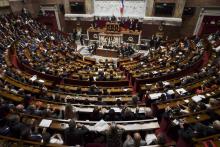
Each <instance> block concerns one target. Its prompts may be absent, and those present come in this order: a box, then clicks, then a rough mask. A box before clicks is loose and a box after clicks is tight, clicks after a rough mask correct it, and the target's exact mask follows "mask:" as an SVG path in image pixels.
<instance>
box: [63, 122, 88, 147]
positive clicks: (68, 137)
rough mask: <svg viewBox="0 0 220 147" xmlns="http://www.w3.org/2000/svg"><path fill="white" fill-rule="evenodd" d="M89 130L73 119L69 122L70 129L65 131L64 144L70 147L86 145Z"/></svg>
mask: <svg viewBox="0 0 220 147" xmlns="http://www.w3.org/2000/svg"><path fill="white" fill-rule="evenodd" d="M88 132H89V130H88V129H87V128H86V127H85V126H84V125H81V124H76V122H75V121H74V120H73V119H71V120H70V122H69V127H68V128H66V129H65V131H64V144H65V145H69V146H75V145H82V146H83V145H84V143H85V140H84V137H85V135H86V134H87V133H88Z"/></svg>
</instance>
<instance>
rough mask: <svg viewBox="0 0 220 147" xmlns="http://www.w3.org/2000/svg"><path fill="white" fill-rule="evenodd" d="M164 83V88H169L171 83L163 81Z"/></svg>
mask: <svg viewBox="0 0 220 147" xmlns="http://www.w3.org/2000/svg"><path fill="white" fill-rule="evenodd" d="M162 83H163V85H164V86H168V85H170V83H169V82H167V81H163V82H162Z"/></svg>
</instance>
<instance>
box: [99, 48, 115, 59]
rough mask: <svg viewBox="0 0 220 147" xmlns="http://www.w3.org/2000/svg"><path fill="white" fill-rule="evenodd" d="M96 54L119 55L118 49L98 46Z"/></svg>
mask: <svg viewBox="0 0 220 147" xmlns="http://www.w3.org/2000/svg"><path fill="white" fill-rule="evenodd" d="M96 55H97V56H103V57H112V58H117V57H118V56H119V53H118V51H116V50H113V49H103V48H98V49H97V50H96Z"/></svg>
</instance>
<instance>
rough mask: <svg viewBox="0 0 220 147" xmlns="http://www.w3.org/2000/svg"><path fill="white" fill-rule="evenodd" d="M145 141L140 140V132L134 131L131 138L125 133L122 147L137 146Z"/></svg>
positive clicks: (142, 144) (143, 144)
mask: <svg viewBox="0 0 220 147" xmlns="http://www.w3.org/2000/svg"><path fill="white" fill-rule="evenodd" d="M145 145H147V144H146V141H144V140H142V138H141V135H140V133H134V135H133V138H132V137H131V136H130V135H127V139H126V140H125V142H124V144H123V147H139V146H145Z"/></svg>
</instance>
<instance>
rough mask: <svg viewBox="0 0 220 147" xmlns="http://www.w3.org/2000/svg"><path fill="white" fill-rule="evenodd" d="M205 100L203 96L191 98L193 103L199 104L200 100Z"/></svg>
mask: <svg viewBox="0 0 220 147" xmlns="http://www.w3.org/2000/svg"><path fill="white" fill-rule="evenodd" d="M204 98H205V96H204V95H195V96H193V97H192V100H193V101H194V102H200V101H201V100H202V99H204Z"/></svg>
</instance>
